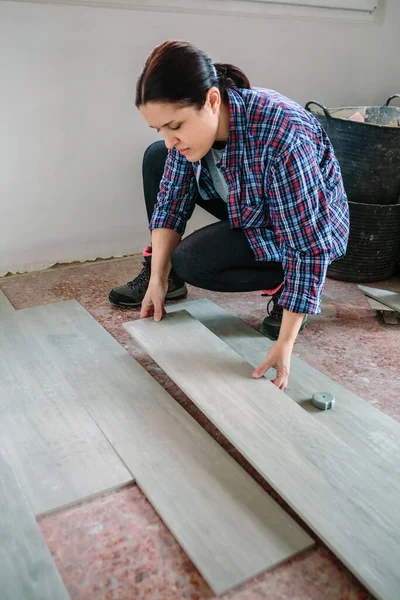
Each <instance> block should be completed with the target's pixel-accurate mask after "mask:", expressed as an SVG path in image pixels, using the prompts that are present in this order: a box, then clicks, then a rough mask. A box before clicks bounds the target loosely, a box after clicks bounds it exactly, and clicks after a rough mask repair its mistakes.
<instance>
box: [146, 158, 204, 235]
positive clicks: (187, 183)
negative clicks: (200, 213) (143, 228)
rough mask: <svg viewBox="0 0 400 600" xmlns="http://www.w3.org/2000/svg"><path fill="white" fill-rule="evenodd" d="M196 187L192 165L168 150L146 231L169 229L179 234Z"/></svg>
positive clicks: (192, 205)
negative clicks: (148, 227) (148, 228)
mask: <svg viewBox="0 0 400 600" xmlns="http://www.w3.org/2000/svg"><path fill="white" fill-rule="evenodd" d="M196 187H197V184H196V179H195V176H194V172H193V166H192V164H191V163H190V162H189V161H187V160H186V159H185V158H184V157H183V156H181V155H180V154H179V152H178V151H177V150H175V149H174V148H173V149H172V150H169V152H168V156H167V160H166V162H165V167H164V173H163V176H162V178H161V182H160V191H159V193H158V196H157V203H156V206H155V208H154V212H153V216H152V219H151V221H150V230H152V229H159V228H165V229H173V230H174V231H177V232H178V233H180V234H181V235H183V234H184V233H185V229H186V224H187V222H188V220H189V219H190V217H191V216H192V214H193V211H194V208H195V205H196Z"/></svg>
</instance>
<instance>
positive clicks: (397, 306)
mask: <svg viewBox="0 0 400 600" xmlns="http://www.w3.org/2000/svg"><path fill="white" fill-rule="evenodd" d="M358 287H359V289H360V290H362V291H363V292H364V294H365V295H366V296H370V297H371V298H373V299H374V300H376V301H377V302H380V303H381V304H385V305H386V306H388V307H389V308H391V309H392V310H396V311H397V312H400V294H398V293H397V292H390V291H389V290H378V289H376V288H371V287H367V286H365V285H359V286H358Z"/></svg>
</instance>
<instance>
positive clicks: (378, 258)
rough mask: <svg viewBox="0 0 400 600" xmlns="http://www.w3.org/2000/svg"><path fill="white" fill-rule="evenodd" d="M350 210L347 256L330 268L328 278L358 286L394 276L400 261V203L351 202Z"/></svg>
mask: <svg viewBox="0 0 400 600" xmlns="http://www.w3.org/2000/svg"><path fill="white" fill-rule="evenodd" d="M349 209H350V235H349V243H348V247H347V253H346V256H345V257H344V258H341V259H339V260H336V261H334V262H333V263H332V264H331V265H330V266H329V268H328V273H327V276H328V277H330V278H331V279H339V280H340V281H353V282H357V283H360V282H364V283H369V282H373V281H381V280H382V279H386V278H387V277H390V276H391V275H393V274H394V273H395V271H396V266H397V264H398V263H399V261H400V204H391V205H381V204H360V203H358V202H349Z"/></svg>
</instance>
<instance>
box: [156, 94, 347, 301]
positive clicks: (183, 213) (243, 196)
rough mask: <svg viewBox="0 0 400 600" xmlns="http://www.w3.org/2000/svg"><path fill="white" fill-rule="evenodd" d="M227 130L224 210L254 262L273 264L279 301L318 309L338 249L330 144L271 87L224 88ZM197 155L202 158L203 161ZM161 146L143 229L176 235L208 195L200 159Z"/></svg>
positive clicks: (343, 223) (341, 201) (342, 234)
mask: <svg viewBox="0 0 400 600" xmlns="http://www.w3.org/2000/svg"><path fill="white" fill-rule="evenodd" d="M228 94H229V112H230V121H229V137H228V141H227V145H226V148H225V151H224V153H223V155H222V159H221V161H220V162H219V163H218V165H217V166H218V168H219V169H220V170H221V172H222V173H223V174H224V176H225V179H226V182H227V185H228V190H229V193H228V199H227V204H228V215H229V221H230V224H231V227H232V228H241V229H243V231H244V233H245V234H246V236H247V240H248V242H249V245H250V247H251V249H252V251H253V253H254V257H255V260H257V261H279V262H282V265H283V270H284V286H283V291H282V294H281V297H280V301H279V303H280V304H281V305H282V306H283V307H284V308H286V309H287V310H289V311H291V312H296V313H319V312H320V298H321V293H322V288H323V285H324V282H325V277H326V271H327V268H328V265H329V264H330V263H331V262H332V260H335V259H337V258H340V257H341V256H343V255H344V254H345V252H346V247H347V240H348V234H349V212H348V202H347V197H346V193H345V191H344V187H343V181H342V176H341V172H340V167H339V163H338V161H337V159H336V157H335V155H334V152H333V148H332V144H331V142H330V141H329V139H328V136H327V134H326V133H325V131H324V130H323V129H322V127H321V125H320V124H319V122H318V121H317V119H315V117H313V116H312V114H311V113H309V112H307V111H306V110H304V109H303V108H302V107H301V106H300V105H298V104H296V103H295V102H293V101H292V100H289V99H288V98H285V97H284V96H282V95H280V94H278V93H277V92H274V91H271V90H264V89H258V88H254V89H251V90H246V89H237V90H233V89H229V90H228ZM204 162H205V161H204ZM199 167H200V162H195V163H190V162H189V161H188V160H187V159H186V158H185V157H184V156H181V155H180V154H179V152H178V151H177V150H175V149H172V150H170V151H169V152H168V157H167V160H166V164H165V169H164V175H163V177H162V180H161V183H160V191H159V194H158V198H157V204H156V207H155V210H154V214H153V218H152V220H151V223H150V229H156V228H160V227H162V228H167V229H173V230H175V231H177V232H178V233H180V234H183V233H184V231H185V227H186V223H187V221H188V219H189V218H190V217H191V215H192V213H193V210H194V208H195V203H196V197H197V194H198V187H197V186H199V187H201V190H202V192H203V194H202V195H203V197H207V198H209V199H212V198H215V197H217V196H218V194H217V192H216V190H215V189H214V186H213V182H212V178H211V176H210V173H209V171H208V168H207V165H206V164H201V172H200V177H199V181H198V183H197V181H196V174H197V171H198V169H199Z"/></svg>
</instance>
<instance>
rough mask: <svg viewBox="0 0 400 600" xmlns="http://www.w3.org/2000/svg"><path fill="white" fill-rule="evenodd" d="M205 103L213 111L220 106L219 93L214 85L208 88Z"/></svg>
mask: <svg viewBox="0 0 400 600" xmlns="http://www.w3.org/2000/svg"><path fill="white" fill-rule="evenodd" d="M206 103H207V104H208V105H209V106H210V108H211V110H212V111H213V112H214V113H216V112H217V110H218V108H219V107H220V106H221V93H220V91H219V89H218V88H217V87H215V86H214V87H212V88H210V89H209V90H208V92H207V96H206Z"/></svg>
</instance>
